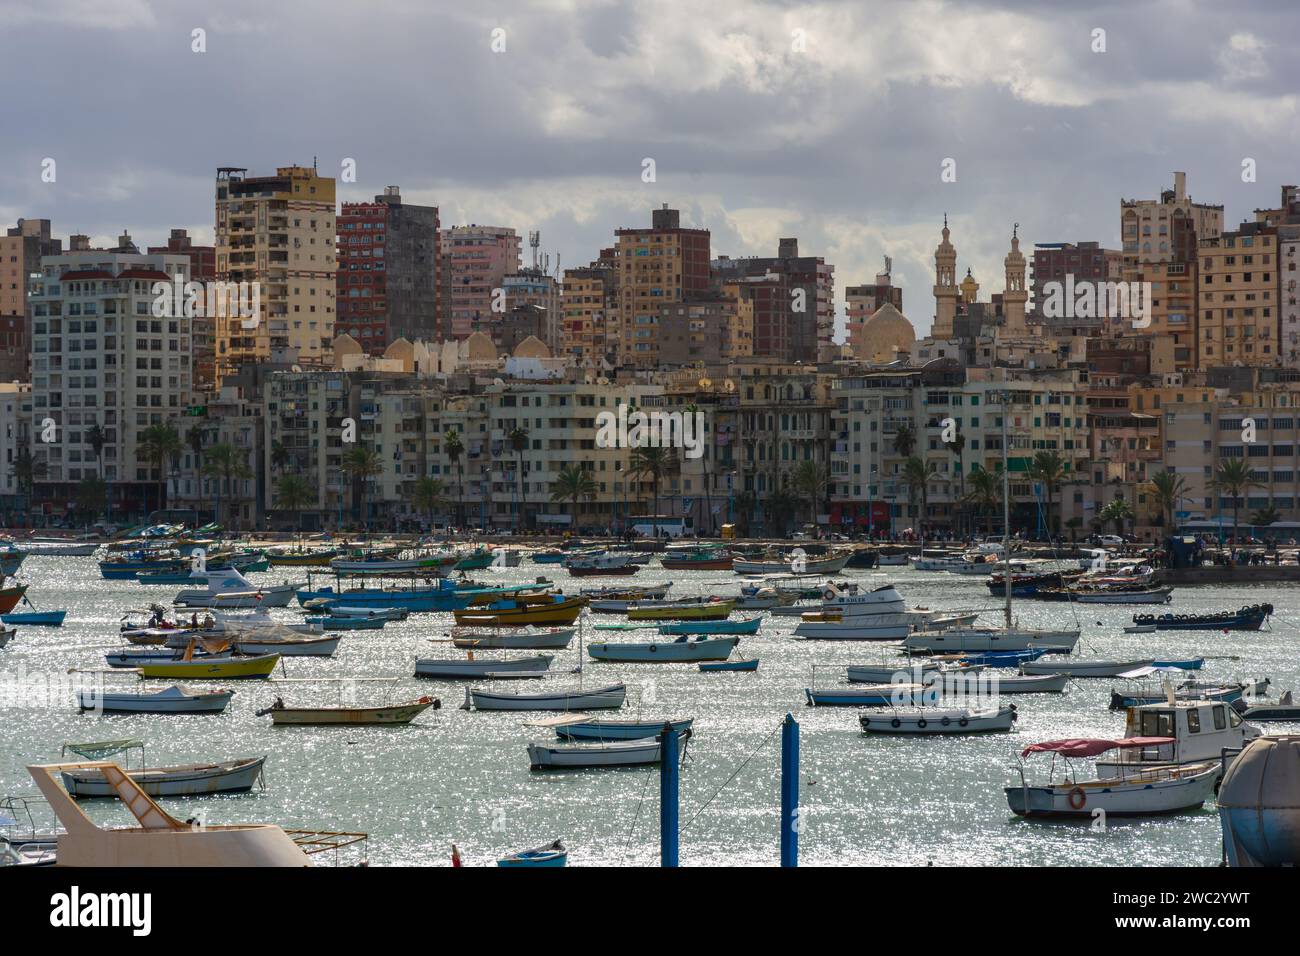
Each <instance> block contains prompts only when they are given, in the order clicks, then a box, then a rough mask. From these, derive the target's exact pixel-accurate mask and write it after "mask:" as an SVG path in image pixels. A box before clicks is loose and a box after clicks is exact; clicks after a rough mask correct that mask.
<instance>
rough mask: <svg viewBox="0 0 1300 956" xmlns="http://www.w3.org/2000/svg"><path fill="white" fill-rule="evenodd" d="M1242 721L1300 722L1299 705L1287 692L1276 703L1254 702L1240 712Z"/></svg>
mask: <svg viewBox="0 0 1300 956" xmlns="http://www.w3.org/2000/svg"><path fill="white" fill-rule="evenodd" d="M1241 716H1242V719H1243V720H1259V721H1300V704H1297V703H1295V701H1294V700H1293V699H1292V696H1291V692H1290V691H1287V692H1286V693H1284V694H1283V695H1282V696H1281V697H1280V698H1278V701H1277V703H1275V704H1273V703H1269V702H1267V701H1259V700H1254V701H1252V702H1251V703H1250V704H1248V705H1247V707H1246V709H1245V710H1243V711H1242V712H1241Z"/></svg>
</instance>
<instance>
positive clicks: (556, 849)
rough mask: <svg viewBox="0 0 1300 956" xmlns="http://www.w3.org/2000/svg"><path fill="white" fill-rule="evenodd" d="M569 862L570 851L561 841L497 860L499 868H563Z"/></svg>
mask: <svg viewBox="0 0 1300 956" xmlns="http://www.w3.org/2000/svg"><path fill="white" fill-rule="evenodd" d="M568 860H569V851H568V850H567V849H565V846H564V844H563V843H562V842H560V841H559V840H556V841H554V842H552V843H548V844H546V846H539V847H534V848H533V849H531V850H520V851H519V852H518V853H511V854H509V855H508V856H503V857H502V858H501V859H499V860H497V866H500V867H507V868H508V867H521V866H527V867H534V866H537V867H561V866H564V865H565V864H566V863H567V862H568Z"/></svg>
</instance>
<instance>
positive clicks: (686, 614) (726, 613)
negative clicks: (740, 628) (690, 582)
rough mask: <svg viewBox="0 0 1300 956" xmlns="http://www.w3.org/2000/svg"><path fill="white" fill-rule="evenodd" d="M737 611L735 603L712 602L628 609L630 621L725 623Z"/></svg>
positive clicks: (635, 606)
mask: <svg viewBox="0 0 1300 956" xmlns="http://www.w3.org/2000/svg"><path fill="white" fill-rule="evenodd" d="M735 609H736V602H735V601H710V602H709V603H707V604H651V605H647V606H645V607H640V606H637V605H633V606H632V607H630V608H628V609H627V619H628V620H629V621H725V620H726V619H727V618H728V617H730V616H731V612H732V611H734V610H735Z"/></svg>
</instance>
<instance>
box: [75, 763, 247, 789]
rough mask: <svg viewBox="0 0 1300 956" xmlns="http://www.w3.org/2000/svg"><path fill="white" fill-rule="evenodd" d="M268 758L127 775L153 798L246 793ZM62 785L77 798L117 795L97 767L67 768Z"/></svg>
mask: <svg viewBox="0 0 1300 956" xmlns="http://www.w3.org/2000/svg"><path fill="white" fill-rule="evenodd" d="M265 763H266V758H265V757H247V758H244V759H242V760H227V761H224V762H221V763H206V764H204V763H196V764H185V765H183V766H176V767H148V768H145V769H143V770H128V771H126V775H127V776H128V777H130V778H131V779H132V780H134V781H135V782H136V783H137V784H139V785H140V789H141V790H143V791H144V792H145V793H147V794H148V795H149V796H151V797H202V796H207V795H209V794H213V793H245V792H247V791H249V790H252V789H253V787H254V785H256V783H257V781H258V780H259V779H260V778H261V776H262V765H263V764H265ZM62 776H63V786H64V787H65V788H66V789H67V791H68V793H70V794H72V796H74V797H115V796H117V791H116V790H114V789H113V788H112V786H110V785H109V783H108V781H107V780H105V779H104V775H103V774H102V773H101V772H99V771H98V770H65V771H63V774H62Z"/></svg>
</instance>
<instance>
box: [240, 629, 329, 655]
mask: <svg viewBox="0 0 1300 956" xmlns="http://www.w3.org/2000/svg"><path fill="white" fill-rule="evenodd" d="M341 640H343V635H341V634H339V635H335V636H333V637H241V638H237V639H236V640H235V641H234V647H235V650H236V651H238V652H239V653H240V654H247V655H249V656H251V657H261V656H263V655H266V654H279V655H280V656H281V657H333V656H334V652H335V651H337V650H338V649H339V641H341Z"/></svg>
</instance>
